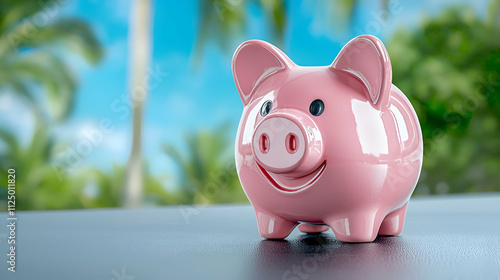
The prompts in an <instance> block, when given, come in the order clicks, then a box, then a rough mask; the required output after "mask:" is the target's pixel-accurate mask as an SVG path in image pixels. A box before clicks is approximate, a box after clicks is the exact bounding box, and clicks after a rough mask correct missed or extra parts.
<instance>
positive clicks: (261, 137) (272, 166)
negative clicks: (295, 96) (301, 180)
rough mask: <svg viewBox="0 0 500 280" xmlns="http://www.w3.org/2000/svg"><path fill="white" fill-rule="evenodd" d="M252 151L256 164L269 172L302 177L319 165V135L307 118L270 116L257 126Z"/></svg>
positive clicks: (280, 114) (282, 115) (282, 114)
mask: <svg viewBox="0 0 500 280" xmlns="http://www.w3.org/2000/svg"><path fill="white" fill-rule="evenodd" d="M253 152H254V155H255V158H256V161H257V163H258V164H259V165H260V166H261V167H263V168H264V169H266V170H267V171H269V172H272V173H276V174H283V175H289V177H297V176H303V175H306V174H307V173H310V172H312V171H313V170H314V169H315V168H317V167H318V166H319V165H320V163H321V162H322V155H323V147H322V139H321V134H320V133H319V130H318V128H317V127H316V125H315V124H314V122H313V121H312V120H311V119H310V118H309V117H308V116H300V115H298V116H297V113H295V114H286V113H277V114H273V115H270V116H268V118H266V119H265V120H263V121H262V122H261V123H260V124H259V125H258V126H257V128H256V130H255V133H254V136H253Z"/></svg>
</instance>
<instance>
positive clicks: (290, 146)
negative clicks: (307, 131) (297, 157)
mask: <svg viewBox="0 0 500 280" xmlns="http://www.w3.org/2000/svg"><path fill="white" fill-rule="evenodd" d="M285 147H286V150H287V151H288V153H290V154H294V153H295V152H297V149H298V147H299V139H298V138H297V135H295V134H293V133H289V134H288V135H287V136H286V139H285Z"/></svg>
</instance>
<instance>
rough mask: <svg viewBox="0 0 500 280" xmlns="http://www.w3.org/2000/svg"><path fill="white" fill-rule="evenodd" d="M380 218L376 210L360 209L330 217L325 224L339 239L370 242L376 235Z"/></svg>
mask: <svg viewBox="0 0 500 280" xmlns="http://www.w3.org/2000/svg"><path fill="white" fill-rule="evenodd" d="M382 218H383V217H380V216H379V215H376V211H360V212H357V213H350V214H347V215H342V216H336V217H331V218H330V219H328V220H327V224H328V225H329V226H330V227H331V228H332V230H333V233H334V234H335V237H337V239H338V240H340V241H343V242H372V241H374V240H375V238H376V237H377V233H378V230H379V227H380V223H381V221H382Z"/></svg>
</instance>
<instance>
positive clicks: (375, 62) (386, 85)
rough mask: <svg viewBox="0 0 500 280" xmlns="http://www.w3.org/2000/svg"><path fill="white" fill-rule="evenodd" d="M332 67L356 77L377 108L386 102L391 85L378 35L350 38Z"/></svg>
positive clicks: (384, 53)
mask: <svg viewBox="0 0 500 280" xmlns="http://www.w3.org/2000/svg"><path fill="white" fill-rule="evenodd" d="M331 67H332V68H334V69H336V70H340V71H343V72H346V73H348V74H350V75H353V76H355V77H356V78H357V79H359V80H360V81H361V82H362V83H363V84H364V86H365V87H366V88H367V89H368V93H369V95H370V100H371V101H372V103H373V104H374V105H375V106H376V107H378V108H381V107H382V106H386V105H387V103H388V101H389V94H390V89H391V84H392V68H391V61H390V60H389V55H388V54H387V50H386V49H385V46H384V44H383V43H382V41H380V40H379V39H378V38H377V37H374V36H370V35H362V36H358V37H356V38H354V39H352V40H351V41H349V43H347V44H346V45H345V46H344V48H342V50H341V51H340V53H339V55H338V56H337V58H336V59H335V61H333V63H332V65H331Z"/></svg>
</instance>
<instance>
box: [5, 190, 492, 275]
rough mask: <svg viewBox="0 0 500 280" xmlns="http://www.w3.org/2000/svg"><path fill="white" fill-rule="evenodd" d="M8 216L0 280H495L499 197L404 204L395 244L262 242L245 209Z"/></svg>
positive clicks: (310, 238)
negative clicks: (10, 240)
mask: <svg viewBox="0 0 500 280" xmlns="http://www.w3.org/2000/svg"><path fill="white" fill-rule="evenodd" d="M17 216H18V220H17V228H16V230H17V232H16V245H17V247H16V272H15V273H11V272H9V271H7V266H8V265H7V253H8V251H7V250H8V248H7V239H6V237H7V234H6V232H7V231H6V229H7V227H5V226H3V227H2V229H1V231H0V249H1V255H0V258H1V262H0V263H1V265H0V268H1V269H0V279H51V280H53V279H107V280H109V279H116V280H125V279H129V280H131V279H135V280H140V279H294V280H296V279H297V280H298V279H368V278H369V279H424V278H429V279H500V194H490V195H472V196H463V195H458V196H440V197H431V198H416V199H412V201H411V202H410V205H409V208H408V214H407V219H406V224H405V228H404V231H403V234H402V235H401V236H397V237H379V238H377V239H376V240H375V242H373V243H365V244H347V243H342V242H339V241H337V239H335V237H334V236H333V233H332V232H331V231H329V232H327V233H324V234H321V235H305V234H303V233H300V232H298V230H297V229H296V230H295V231H294V232H293V233H292V235H291V236H289V237H288V238H287V240H285V241H270V240H263V239H262V238H261V237H260V236H259V234H258V232H257V226H256V221H255V217H254V213H253V210H252V208H251V207H250V206H248V205H237V206H234V205H233V206H210V207H194V206H173V207H164V208H151V209H140V210H121V209H105V210H73V211H47V212H21V213H17ZM0 218H1V219H3V221H5V223H7V222H6V221H7V215H6V213H2V214H1V215H0Z"/></svg>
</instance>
